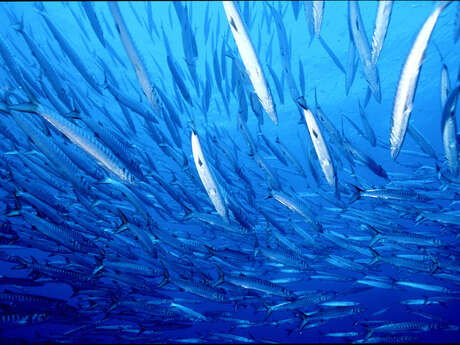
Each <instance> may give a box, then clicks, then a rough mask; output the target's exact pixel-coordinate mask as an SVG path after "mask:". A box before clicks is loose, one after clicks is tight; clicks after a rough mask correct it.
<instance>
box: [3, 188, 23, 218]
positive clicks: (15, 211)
mask: <svg viewBox="0 0 460 345" xmlns="http://www.w3.org/2000/svg"><path fill="white" fill-rule="evenodd" d="M13 196H14V209H12V210H10V211H8V212H7V213H6V214H5V215H6V216H7V217H16V216H20V215H21V210H22V206H21V202H20V201H19V198H18V196H17V195H16V193H14V195H13Z"/></svg>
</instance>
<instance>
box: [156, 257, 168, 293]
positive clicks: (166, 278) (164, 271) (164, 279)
mask: <svg viewBox="0 0 460 345" xmlns="http://www.w3.org/2000/svg"><path fill="white" fill-rule="evenodd" d="M160 264H161V268H162V269H163V280H162V281H161V283H160V284H159V285H158V287H163V286H165V285H166V284H168V282H169V272H168V269H167V268H166V266H165V264H164V263H163V261H161V260H160Z"/></svg>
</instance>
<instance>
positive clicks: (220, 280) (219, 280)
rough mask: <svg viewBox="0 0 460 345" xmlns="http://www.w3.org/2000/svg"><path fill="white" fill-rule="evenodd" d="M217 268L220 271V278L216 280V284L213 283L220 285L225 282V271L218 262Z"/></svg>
mask: <svg viewBox="0 0 460 345" xmlns="http://www.w3.org/2000/svg"><path fill="white" fill-rule="evenodd" d="M214 265H215V266H216V268H217V271H218V272H219V278H218V279H217V280H216V282H215V283H214V284H212V285H213V286H218V285H220V284H222V283H223V282H224V272H223V271H222V269H221V268H220V267H219V266H217V265H216V264H214Z"/></svg>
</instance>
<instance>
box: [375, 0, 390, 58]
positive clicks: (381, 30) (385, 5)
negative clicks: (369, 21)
mask: <svg viewBox="0 0 460 345" xmlns="http://www.w3.org/2000/svg"><path fill="white" fill-rule="evenodd" d="M392 8H393V0H381V1H379V7H378V8H377V18H375V28H374V35H373V36H372V53H371V60H372V63H373V64H374V65H375V64H376V63H377V59H378V58H379V55H380V51H381V50H382V46H383V40H384V39H385V36H386V34H387V29H388V23H389V22H390V17H391V9H392Z"/></svg>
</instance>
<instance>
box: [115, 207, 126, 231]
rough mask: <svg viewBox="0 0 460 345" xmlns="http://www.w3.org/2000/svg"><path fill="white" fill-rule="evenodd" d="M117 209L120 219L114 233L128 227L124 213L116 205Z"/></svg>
mask: <svg viewBox="0 0 460 345" xmlns="http://www.w3.org/2000/svg"><path fill="white" fill-rule="evenodd" d="M117 211H118V214H119V216H120V219H121V225H120V226H119V227H118V228H117V230H116V233H117V234H118V233H120V232H122V231H125V230H127V229H128V227H129V222H128V218H126V215H125V214H124V213H123V212H122V211H121V210H120V209H119V208H118V207H117Z"/></svg>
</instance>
